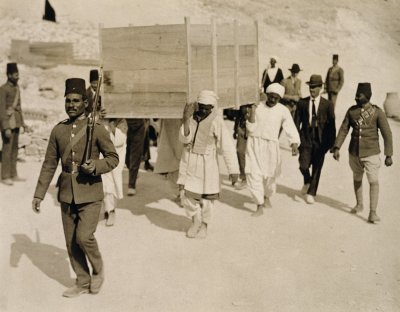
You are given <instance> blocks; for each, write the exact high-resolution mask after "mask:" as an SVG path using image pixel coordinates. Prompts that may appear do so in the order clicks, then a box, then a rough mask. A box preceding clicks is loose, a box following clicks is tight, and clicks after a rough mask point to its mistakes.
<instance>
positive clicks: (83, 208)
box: [61, 200, 103, 286]
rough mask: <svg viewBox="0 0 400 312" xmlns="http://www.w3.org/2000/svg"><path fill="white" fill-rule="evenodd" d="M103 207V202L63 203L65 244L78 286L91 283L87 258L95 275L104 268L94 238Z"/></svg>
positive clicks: (62, 214)
mask: <svg viewBox="0 0 400 312" xmlns="http://www.w3.org/2000/svg"><path fill="white" fill-rule="evenodd" d="M101 205H102V201H101V200H99V201H95V202H91V203H84V204H75V203H71V204H68V203H63V202H61V217H62V223H63V227H64V235H65V242H66V245H67V250H68V255H69V259H70V262H71V266H72V268H73V270H74V272H75V274H76V284H77V285H78V286H84V285H87V284H89V283H90V269H89V266H88V263H87V260H86V257H87V259H88V260H89V262H90V264H91V266H92V273H93V274H98V273H99V272H100V271H101V270H102V268H103V260H102V257H101V254H100V251H99V247H98V245H97V240H96V238H95V237H94V233H95V232H96V228H97V223H98V221H99V215H100V210H101Z"/></svg>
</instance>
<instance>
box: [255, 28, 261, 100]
mask: <svg viewBox="0 0 400 312" xmlns="http://www.w3.org/2000/svg"><path fill="white" fill-rule="evenodd" d="M254 27H255V31H256V45H255V49H256V51H255V53H254V57H255V63H256V64H255V70H256V75H255V77H256V79H257V81H255V82H254V85H255V86H256V104H258V103H259V102H260V88H259V87H258V86H259V83H260V76H259V75H260V69H259V66H260V63H259V58H258V57H259V55H258V21H254Z"/></svg>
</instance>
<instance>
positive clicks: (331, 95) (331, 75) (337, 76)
mask: <svg viewBox="0 0 400 312" xmlns="http://www.w3.org/2000/svg"><path fill="white" fill-rule="evenodd" d="M338 63H339V55H337V54H334V55H333V56H332V66H331V67H330V68H329V69H328V72H327V74H326V79H325V90H324V91H325V92H327V93H328V99H329V101H331V102H332V103H333V107H335V106H336V99H337V96H338V94H339V92H340V90H341V89H342V87H343V83H344V72H343V69H342V68H341V67H340V66H339V65H338Z"/></svg>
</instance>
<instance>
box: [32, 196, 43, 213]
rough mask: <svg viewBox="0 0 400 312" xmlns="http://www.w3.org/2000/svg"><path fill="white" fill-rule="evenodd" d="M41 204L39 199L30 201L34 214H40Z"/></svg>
mask: <svg viewBox="0 0 400 312" xmlns="http://www.w3.org/2000/svg"><path fill="white" fill-rule="evenodd" d="M41 202H42V200H41V199H40V198H36V197H34V198H33V200H32V210H33V211H34V212H35V213H40V203H41Z"/></svg>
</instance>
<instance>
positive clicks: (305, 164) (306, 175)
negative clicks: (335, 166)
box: [299, 141, 325, 196]
mask: <svg viewBox="0 0 400 312" xmlns="http://www.w3.org/2000/svg"><path fill="white" fill-rule="evenodd" d="M299 152H300V155H299V164H300V171H301V173H302V174H303V179H304V184H309V185H310V187H309V188H308V192H307V194H309V195H312V196H315V195H316V194H317V190H318V184H319V179H320V177H321V171H322V166H323V165H324V160H325V151H324V150H323V149H322V148H321V146H320V144H319V142H317V141H313V143H312V146H300V149H299ZM310 167H311V174H310Z"/></svg>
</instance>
